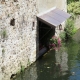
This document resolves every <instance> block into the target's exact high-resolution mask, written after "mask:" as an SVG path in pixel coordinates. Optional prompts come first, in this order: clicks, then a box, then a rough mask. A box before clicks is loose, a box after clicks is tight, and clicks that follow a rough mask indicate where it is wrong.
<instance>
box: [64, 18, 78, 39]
mask: <svg viewBox="0 0 80 80" xmlns="http://www.w3.org/2000/svg"><path fill="white" fill-rule="evenodd" d="M64 30H65V36H66V39H72V37H73V35H74V34H75V33H76V31H77V29H76V28H75V27H74V20H72V19H68V20H67V22H66V27H65V29H64Z"/></svg>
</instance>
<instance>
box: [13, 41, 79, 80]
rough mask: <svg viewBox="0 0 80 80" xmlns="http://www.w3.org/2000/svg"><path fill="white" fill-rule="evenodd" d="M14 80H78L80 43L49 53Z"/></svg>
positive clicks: (72, 43) (66, 45)
mask: <svg viewBox="0 0 80 80" xmlns="http://www.w3.org/2000/svg"><path fill="white" fill-rule="evenodd" d="M14 80H80V43H76V42H74V41H71V42H68V43H66V44H64V46H62V47H61V48H60V50H56V51H55V50H51V51H49V52H48V53H47V54H45V55H44V56H43V57H42V58H41V59H40V60H38V61H37V62H35V63H34V64H33V65H31V66H30V67H29V68H28V69H26V70H25V72H23V73H22V74H20V75H19V76H17V78H16V79H14Z"/></svg>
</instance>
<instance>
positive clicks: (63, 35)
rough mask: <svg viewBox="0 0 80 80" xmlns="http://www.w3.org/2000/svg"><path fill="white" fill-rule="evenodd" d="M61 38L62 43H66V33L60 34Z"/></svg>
mask: <svg viewBox="0 0 80 80" xmlns="http://www.w3.org/2000/svg"><path fill="white" fill-rule="evenodd" d="M59 36H60V38H61V40H62V41H65V31H64V32H61V33H60V35H59Z"/></svg>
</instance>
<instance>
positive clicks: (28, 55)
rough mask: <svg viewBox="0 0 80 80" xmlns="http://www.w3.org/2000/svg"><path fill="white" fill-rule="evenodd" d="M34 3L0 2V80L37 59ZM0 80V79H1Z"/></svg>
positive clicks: (20, 1) (18, 0) (21, 0)
mask: <svg viewBox="0 0 80 80" xmlns="http://www.w3.org/2000/svg"><path fill="white" fill-rule="evenodd" d="M37 12H38V11H37V8H36V0H1V1H0V73H2V76H3V77H1V75H0V78H2V80H7V79H3V78H5V77H10V76H11V74H16V72H18V71H20V69H21V66H24V67H27V66H29V65H30V64H31V63H33V62H34V61H35V60H36V14H37ZM0 80H1V79H0ZM8 80H9V79H8Z"/></svg>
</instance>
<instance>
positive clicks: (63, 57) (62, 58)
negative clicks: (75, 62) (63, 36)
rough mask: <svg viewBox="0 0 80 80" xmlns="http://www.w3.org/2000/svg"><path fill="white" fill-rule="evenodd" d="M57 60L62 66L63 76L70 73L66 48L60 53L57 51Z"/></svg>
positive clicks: (62, 48)
mask: <svg viewBox="0 0 80 80" xmlns="http://www.w3.org/2000/svg"><path fill="white" fill-rule="evenodd" d="M55 58H56V63H57V64H58V65H59V66H60V70H61V73H62V75H66V72H67V71H68V64H67V62H68V54H67V50H66V48H64V47H61V49H60V50H59V51H56V54H55Z"/></svg>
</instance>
